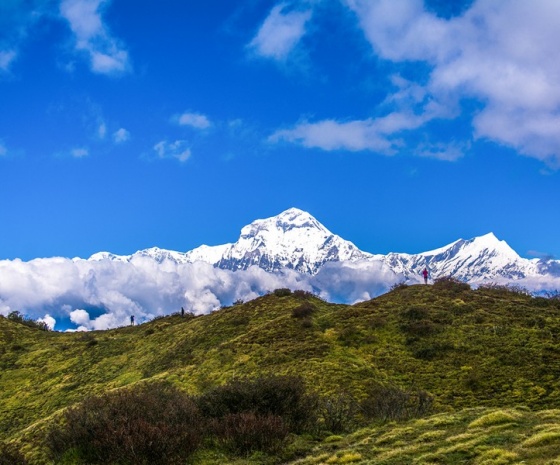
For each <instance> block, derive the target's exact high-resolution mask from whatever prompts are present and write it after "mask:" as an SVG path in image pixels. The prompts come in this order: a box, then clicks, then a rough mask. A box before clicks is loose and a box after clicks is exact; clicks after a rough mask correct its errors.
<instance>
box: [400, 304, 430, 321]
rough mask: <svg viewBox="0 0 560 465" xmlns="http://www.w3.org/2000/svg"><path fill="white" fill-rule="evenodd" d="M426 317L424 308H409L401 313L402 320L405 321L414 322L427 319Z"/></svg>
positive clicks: (426, 310) (426, 313) (426, 312)
mask: <svg viewBox="0 0 560 465" xmlns="http://www.w3.org/2000/svg"><path fill="white" fill-rule="evenodd" d="M428 315H429V313H428V309H426V308H424V307H410V308H407V309H406V310H405V311H404V312H403V313H402V316H403V318H406V319H407V320H415V321H417V320H423V319H425V318H427V317H428Z"/></svg>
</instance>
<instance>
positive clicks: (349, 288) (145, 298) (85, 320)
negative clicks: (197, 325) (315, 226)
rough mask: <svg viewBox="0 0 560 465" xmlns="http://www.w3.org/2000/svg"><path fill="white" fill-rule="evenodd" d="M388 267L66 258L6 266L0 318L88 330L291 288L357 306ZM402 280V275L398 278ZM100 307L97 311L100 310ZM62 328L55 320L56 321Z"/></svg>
mask: <svg viewBox="0 0 560 465" xmlns="http://www.w3.org/2000/svg"><path fill="white" fill-rule="evenodd" d="M388 273H389V272H388V271H387V270H386V269H384V268H383V266H382V265H381V264H375V263H374V264H371V263H370V264H367V263H364V264H353V265H350V264H347V265H341V264H329V265H328V266H327V267H325V268H324V269H323V270H322V271H321V272H320V273H319V274H318V275H316V276H309V275H304V274H300V273H298V272H296V271H293V270H286V271H285V272H282V273H267V272H266V271H264V270H262V269H261V268H259V267H256V266H253V267H251V268H249V269H248V270H244V271H235V272H234V271H229V270H221V269H219V268H214V267H213V266H212V265H210V264H207V263H204V262H195V263H187V264H178V263H176V262H174V261H170V260H164V261H163V262H161V263H159V262H157V261H155V260H154V259H152V258H150V257H147V256H133V257H132V258H131V259H130V261H113V260H109V259H102V260H91V261H90V260H82V259H74V260H70V259H66V258H49V259H36V260H31V261H29V262H24V261H21V260H2V261H0V313H2V314H4V315H7V314H8V313H9V312H10V311H12V310H20V311H22V312H24V313H25V314H26V315H29V316H30V317H32V318H43V320H45V321H48V322H50V321H51V320H50V319H47V317H42V315H45V314H46V313H47V314H48V315H49V317H50V318H52V319H53V320H56V321H70V322H71V323H72V324H73V325H74V326H75V328H74V329H80V330H98V329H107V328H113V327H117V326H123V325H128V324H129V322H130V316H131V315H134V316H135V318H136V321H137V322H139V323H141V322H143V321H146V320H150V319H152V318H154V317H155V316H159V315H164V314H169V313H172V312H176V311H178V310H179V309H180V308H181V307H184V308H185V309H186V310H188V311H192V312H194V313H195V314H205V313H209V312H211V311H213V310H216V309H218V308H220V307H221V306H223V305H230V304H231V303H232V302H234V301H236V300H239V299H241V300H243V301H248V300H251V299H254V298H256V297H258V296H260V295H263V294H265V293H267V292H270V291H272V290H274V289H278V288H284V287H288V288H291V289H303V290H306V291H310V292H319V293H320V294H321V295H322V296H323V297H325V298H327V299H329V300H337V301H344V302H349V301H355V300H361V299H364V298H369V297H371V296H373V295H376V294H378V293H380V292H381V291H383V290H384V289H385V287H386V284H381V283H382V282H383V283H386V282H387V281H386V280H387V279H389V282H391V279H392V278H391V276H390V273H389V274H388ZM396 279H397V278H394V280H396ZM92 309H95V311H94V310H92ZM53 324H54V323H53Z"/></svg>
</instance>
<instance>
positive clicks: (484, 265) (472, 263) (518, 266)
mask: <svg viewBox="0 0 560 465" xmlns="http://www.w3.org/2000/svg"><path fill="white" fill-rule="evenodd" d="M419 256H420V257H422V258H424V262H425V265H426V266H428V267H429V268H432V269H433V271H434V272H436V273H437V275H439V276H454V277H458V278H460V279H463V280H466V281H476V280H482V279H484V278H486V277H503V278H507V279H518V278H521V277H524V276H525V274H526V272H527V269H528V267H530V263H529V261H528V260H525V259H522V258H521V257H520V256H519V255H518V254H517V253H516V252H515V251H514V250H513V249H512V248H511V247H510V246H509V245H508V244H507V242H505V241H503V240H499V239H498V238H497V237H496V236H495V235H494V233H488V234H485V235H484V236H479V237H475V238H473V239H470V240H464V239H460V240H458V241H456V242H453V243H452V244H449V245H448V246H446V247H442V248H441V249H436V250H432V251H429V252H424V253H421V254H419Z"/></svg>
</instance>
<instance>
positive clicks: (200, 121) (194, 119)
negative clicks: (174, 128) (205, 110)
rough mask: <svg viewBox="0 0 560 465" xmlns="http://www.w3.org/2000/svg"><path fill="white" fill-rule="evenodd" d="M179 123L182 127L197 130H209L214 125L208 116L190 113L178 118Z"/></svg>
mask: <svg viewBox="0 0 560 465" xmlns="http://www.w3.org/2000/svg"><path fill="white" fill-rule="evenodd" d="M177 122H178V123H179V124H180V125H181V126H190V127H192V128H195V129H207V128H209V127H210V126H211V125H212V123H210V120H209V119H208V117H207V116H205V115H202V114H200V113H190V112H186V113H183V114H182V115H180V116H179V117H178V118H177Z"/></svg>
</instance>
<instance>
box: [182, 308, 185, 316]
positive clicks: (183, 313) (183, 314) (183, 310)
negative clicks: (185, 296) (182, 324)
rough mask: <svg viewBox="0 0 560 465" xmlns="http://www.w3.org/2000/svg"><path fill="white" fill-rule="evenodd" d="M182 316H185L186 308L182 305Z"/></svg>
mask: <svg viewBox="0 0 560 465" xmlns="http://www.w3.org/2000/svg"><path fill="white" fill-rule="evenodd" d="M181 316H185V309H184V308H183V307H181Z"/></svg>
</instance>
